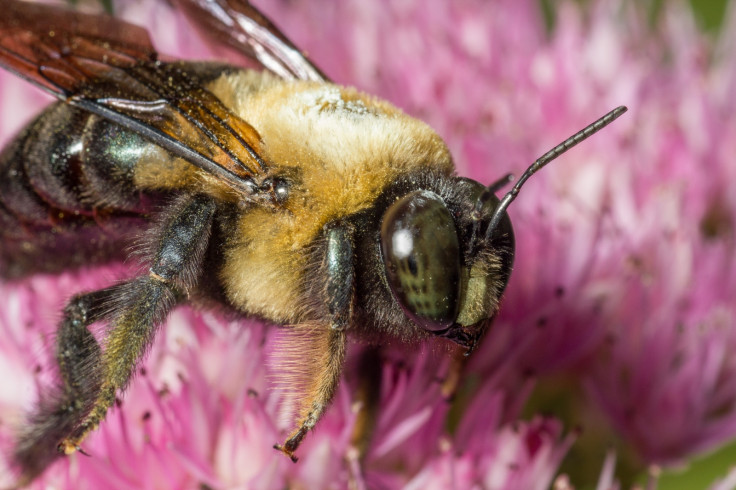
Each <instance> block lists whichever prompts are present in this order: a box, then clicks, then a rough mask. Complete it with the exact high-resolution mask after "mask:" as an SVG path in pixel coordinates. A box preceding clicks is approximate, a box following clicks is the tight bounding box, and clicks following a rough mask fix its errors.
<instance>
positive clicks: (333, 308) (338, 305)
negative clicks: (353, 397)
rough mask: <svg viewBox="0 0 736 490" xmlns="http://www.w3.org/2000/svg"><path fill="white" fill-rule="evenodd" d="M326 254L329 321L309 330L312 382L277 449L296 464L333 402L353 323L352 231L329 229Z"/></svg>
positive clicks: (307, 359)
mask: <svg viewBox="0 0 736 490" xmlns="http://www.w3.org/2000/svg"><path fill="white" fill-rule="evenodd" d="M326 238H327V243H326V253H325V256H324V258H323V260H322V265H321V276H322V277H323V278H324V281H323V284H324V288H323V289H322V290H321V292H320V295H321V296H322V298H321V299H322V302H323V304H324V305H325V306H326V314H325V316H326V318H325V319H324V321H320V322H317V323H316V324H314V325H304V326H299V327H297V328H308V329H309V330H310V331H309V340H308V342H309V343H310V344H311V345H309V346H306V347H307V349H306V353H305V359H304V363H305V364H308V365H309V367H308V370H309V373H308V375H309V378H310V379H309V382H308V384H307V389H306V396H305V397H304V399H303V400H302V402H301V403H300V410H299V422H298V426H297V428H296V429H295V430H294V431H293V432H292V433H291V435H290V436H289V438H288V439H287V440H286V442H284V444H276V445H274V448H276V449H278V450H280V451H282V452H283V453H284V454H286V455H287V456H289V458H291V460H292V461H294V462H296V461H297V458H296V456H294V452H295V451H296V450H297V448H298V447H299V445H300V444H301V442H302V440H303V439H304V436H306V435H307V432H309V431H310V430H312V429H313V428H314V426H315V425H316V424H317V422H318V421H319V419H320V418H321V417H322V414H323V413H324V411H325V410H326V409H327V407H328V406H329V404H330V402H331V401H332V398H333V396H334V395H335V391H336V389H337V385H338V382H339V381H340V374H341V373H342V366H343V362H344V361H345V347H346V339H347V335H346V329H347V327H348V326H349V324H350V320H351V317H352V310H353V300H354V296H355V268H354V265H353V244H352V233H351V230H350V229H349V228H348V227H346V226H343V225H341V224H337V225H334V226H330V227H328V228H327V229H326Z"/></svg>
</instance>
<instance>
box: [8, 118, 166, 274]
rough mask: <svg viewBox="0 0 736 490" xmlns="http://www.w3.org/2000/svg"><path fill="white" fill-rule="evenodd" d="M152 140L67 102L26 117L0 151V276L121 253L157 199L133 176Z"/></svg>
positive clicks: (50, 269)
mask: <svg viewBox="0 0 736 490" xmlns="http://www.w3.org/2000/svg"><path fill="white" fill-rule="evenodd" d="M150 146H151V144H150V143H148V142H147V141H146V140H144V139H143V138H141V137H140V136H138V135H137V134H135V133H132V132H130V131H128V130H125V129H123V128H121V127H120V126H117V125H115V124H114V123H111V122H109V121H106V120H104V119H101V118H99V117H97V116H94V115H91V114H89V113H87V112H85V111H82V110H80V109H76V108H74V107H71V106H69V105H67V104H62V103H57V104H54V105H52V106H51V107H50V108H49V109H47V110H45V111H44V112H43V113H42V114H41V115H40V116H39V117H37V118H36V119H35V120H34V121H33V122H31V123H30V124H29V125H28V126H27V127H26V128H25V129H24V130H23V131H22V132H21V133H20V134H19V135H18V136H17V137H16V139H15V140H14V141H12V142H11V143H10V144H9V145H8V146H6V147H5V149H4V150H3V151H2V153H0V276H5V277H17V276H22V275H24V274H28V273H31V272H42V271H43V272H54V271H59V270H63V269H67V268H70V267H74V266H78V265H82V264H86V263H94V262H96V263H99V262H103V261H106V260H111V259H115V258H118V257H122V256H123V253H124V252H125V248H126V245H127V244H128V243H129V241H130V239H131V238H132V237H133V236H134V235H135V232H136V231H137V230H139V229H140V227H141V225H143V224H144V223H145V221H146V213H147V212H148V211H149V210H150V208H151V204H152V200H155V199H153V197H152V196H148V195H144V194H142V193H141V192H140V191H138V190H136V188H135V186H134V182H133V172H134V169H135V166H136V164H137V163H138V162H139V160H140V158H141V156H142V155H143V153H144V152H145V151H147V149H148V148H150Z"/></svg>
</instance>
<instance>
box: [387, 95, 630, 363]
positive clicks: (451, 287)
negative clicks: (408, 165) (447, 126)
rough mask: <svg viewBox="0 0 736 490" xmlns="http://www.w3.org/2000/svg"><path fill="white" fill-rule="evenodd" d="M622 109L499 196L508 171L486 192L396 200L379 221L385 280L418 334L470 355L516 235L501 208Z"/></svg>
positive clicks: (463, 182)
mask: <svg viewBox="0 0 736 490" xmlns="http://www.w3.org/2000/svg"><path fill="white" fill-rule="evenodd" d="M625 111H626V108H625V107H618V108H617V109H614V110H613V111H611V112H610V113H608V114H606V115H605V116H603V117H602V118H600V119H599V120H597V121H596V122H594V123H593V124H591V125H590V126H588V127H586V128H585V129H583V130H582V131H579V132H578V133H576V134H575V135H573V136H571V137H570V138H568V139H567V140H565V141H564V142H563V143H561V144H559V145H557V146H556V147H554V148H553V149H552V150H550V151H548V152H547V153H545V154H544V155H542V156H541V157H540V158H539V159H537V160H536V161H535V162H534V163H533V164H532V165H531V166H530V167H529V168H528V169H527V170H526V171H525V172H524V173H523V174H522V176H521V178H520V179H519V180H518V181H517V182H516V184H515V185H514V187H513V188H512V189H511V190H510V191H509V192H508V193H507V194H506V195H505V196H504V197H503V198H502V199H500V200H499V199H498V198H496V196H495V193H496V192H497V191H498V190H499V189H501V188H502V187H503V186H505V185H506V184H508V183H510V182H511V181H512V180H513V177H512V176H511V175H510V174H509V175H506V176H504V177H503V178H501V179H499V180H498V181H496V182H494V183H492V184H491V185H489V186H487V187H483V186H482V185H481V184H479V183H477V182H474V181H469V180H467V179H458V180H457V184H456V185H454V186H452V187H453V188H461V189H462V190H460V191H459V192H456V193H454V194H448V195H447V196H445V197H444V198H443V197H442V196H441V195H440V194H438V193H436V192H433V191H431V190H426V189H420V190H415V191H413V192H410V193H408V194H406V195H404V196H403V197H401V198H399V199H397V200H396V201H395V202H393V203H392V204H391V205H390V206H389V207H388V208H387V209H386V211H385V213H384V215H383V218H382V222H381V253H382V257H383V262H384V266H385V270H386V278H387V280H388V283H389V287H390V289H391V292H392V293H393V296H394V298H395V299H396V301H397V302H398V303H399V305H400V306H401V308H402V310H403V311H404V313H405V314H406V315H407V316H408V317H409V318H411V320H412V321H413V322H414V323H415V324H416V325H418V326H419V327H421V328H422V329H424V330H426V331H428V332H431V333H432V334H435V335H438V336H441V337H446V338H449V339H451V340H453V341H455V342H457V343H458V344H460V345H463V346H465V347H466V348H467V349H468V351H471V350H472V349H473V348H474V347H475V345H476V344H477V342H478V340H479V339H480V337H481V336H482V334H483V333H484V332H485V330H486V329H487V327H488V325H489V324H490V321H489V320H490V319H492V318H493V317H494V315H495V314H496V312H497V311H498V305H499V301H500V298H501V295H502V294H503V291H504V289H505V288H506V284H507V283H508V279H509V276H510V274H511V267H512V264H513V257H514V235H513V230H512V227H511V222H510V220H509V218H508V215H507V214H506V210H507V208H508V206H509V204H511V202H512V201H513V200H514V199H515V198H516V196H517V195H518V193H519V190H520V189H521V187H522V185H524V183H525V182H526V181H527V179H529V177H531V176H532V175H533V174H534V173H535V172H537V171H538V170H540V169H541V168H543V167H544V166H545V165H546V164H547V163H549V162H551V161H552V160H554V159H555V158H557V157H558V156H559V155H561V154H562V153H564V152H565V151H567V150H568V149H570V148H572V147H573V146H575V145H576V144H578V143H580V142H581V141H583V140H584V139H585V138H587V137H588V136H590V135H592V134H594V133H595V132H597V131H599V130H600V129H602V128H603V127H605V126H606V125H608V124H610V123H611V122H612V121H613V120H614V119H616V118H617V117H618V116H620V115H621V114H623V113H624V112H625Z"/></svg>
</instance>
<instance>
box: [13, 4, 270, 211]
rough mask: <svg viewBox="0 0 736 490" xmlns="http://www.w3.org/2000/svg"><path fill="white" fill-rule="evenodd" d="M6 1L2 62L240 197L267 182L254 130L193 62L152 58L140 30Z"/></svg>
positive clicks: (103, 18) (111, 20)
mask: <svg viewBox="0 0 736 490" xmlns="http://www.w3.org/2000/svg"><path fill="white" fill-rule="evenodd" d="M3 7H4V12H3V15H2V16H0V66H4V67H5V68H7V69H8V70H10V71H12V72H15V73H16V74H18V75H20V76H21V77H24V78H26V79H27V80H29V81H31V82H33V83H35V84H36V85H38V86H40V87H42V88H44V89H46V90H47V91H49V92H51V93H52V94H53V95H55V96H57V97H58V98H60V99H62V100H65V101H67V102H68V103H70V104H73V105H76V106H78V107H81V108H84V109H86V110H88V111H90V112H92V113H95V114H98V115H100V116H102V117H105V118H107V119H110V120H112V121H114V122H116V123H118V124H120V125H121V126H124V127H127V128H129V129H131V130H133V131H136V132H138V133H139V134H141V135H143V136H145V137H147V138H149V139H150V140H151V141H153V142H154V143H156V144H158V145H160V146H162V147H164V148H165V149H167V150H168V151H170V152H171V153H173V154H175V155H177V156H180V157H182V158H184V159H186V160H188V161H190V162H191V163H193V164H194V165H197V166H198V167H200V168H202V169H204V170H207V171H208V172H211V173H212V174H214V175H216V176H218V177H220V178H222V179H223V180H225V181H226V182H228V183H229V184H230V185H232V186H233V187H236V188H238V189H240V190H242V191H243V192H244V193H245V194H246V195H251V196H253V194H255V193H257V192H259V191H260V190H262V189H263V188H264V186H263V182H264V181H266V180H267V177H268V169H267V167H266V165H265V163H264V162H263V160H262V159H261V158H260V156H259V155H260V147H261V142H260V136H259V135H258V132H257V131H256V130H255V129H254V128H253V127H252V126H251V125H249V124H248V123H247V122H245V121H243V120H242V119H240V118H239V117H238V116H236V115H235V114H233V113H232V112H231V111H230V110H229V109H228V108H227V107H225V106H224V105H223V104H222V102H221V101H220V100H219V99H218V98H217V97H215V96H214V95H213V94H212V93H210V92H209V91H207V90H206V89H204V88H203V87H202V81H201V80H199V79H198V77H197V76H196V75H195V74H193V73H192V72H191V70H189V71H187V70H184V69H183V66H182V65H181V64H179V63H163V62H160V61H158V60H157V53H156V51H155V50H154V49H153V47H152V45H151V41H150V39H149V37H148V33H147V32H146V31H145V30H144V29H142V28H140V27H137V26H134V25H131V24H128V23H126V22H123V21H120V20H117V19H114V18H111V17H107V16H97V15H87V14H80V13H76V12H70V11H67V10H64V9H61V8H58V7H53V6H49V5H41V4H33V3H28V2H23V1H18V0H9V1H8V0H6V1H4V2H3ZM262 197H263V196H262Z"/></svg>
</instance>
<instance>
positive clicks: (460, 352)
mask: <svg viewBox="0 0 736 490" xmlns="http://www.w3.org/2000/svg"><path fill="white" fill-rule="evenodd" d="M467 363H468V356H467V355H466V351H465V349H464V348H461V347H458V348H456V349H455V350H454V352H453V353H452V358H451V359H450V367H449V368H448V370H447V376H446V377H445V379H444V380H443V381H442V385H441V387H440V392H441V393H442V398H444V399H445V400H447V401H452V399H453V398H454V397H455V393H456V392H457V390H458V387H459V386H460V380H461V379H462V372H463V370H464V369H465V365H466V364H467Z"/></svg>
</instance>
